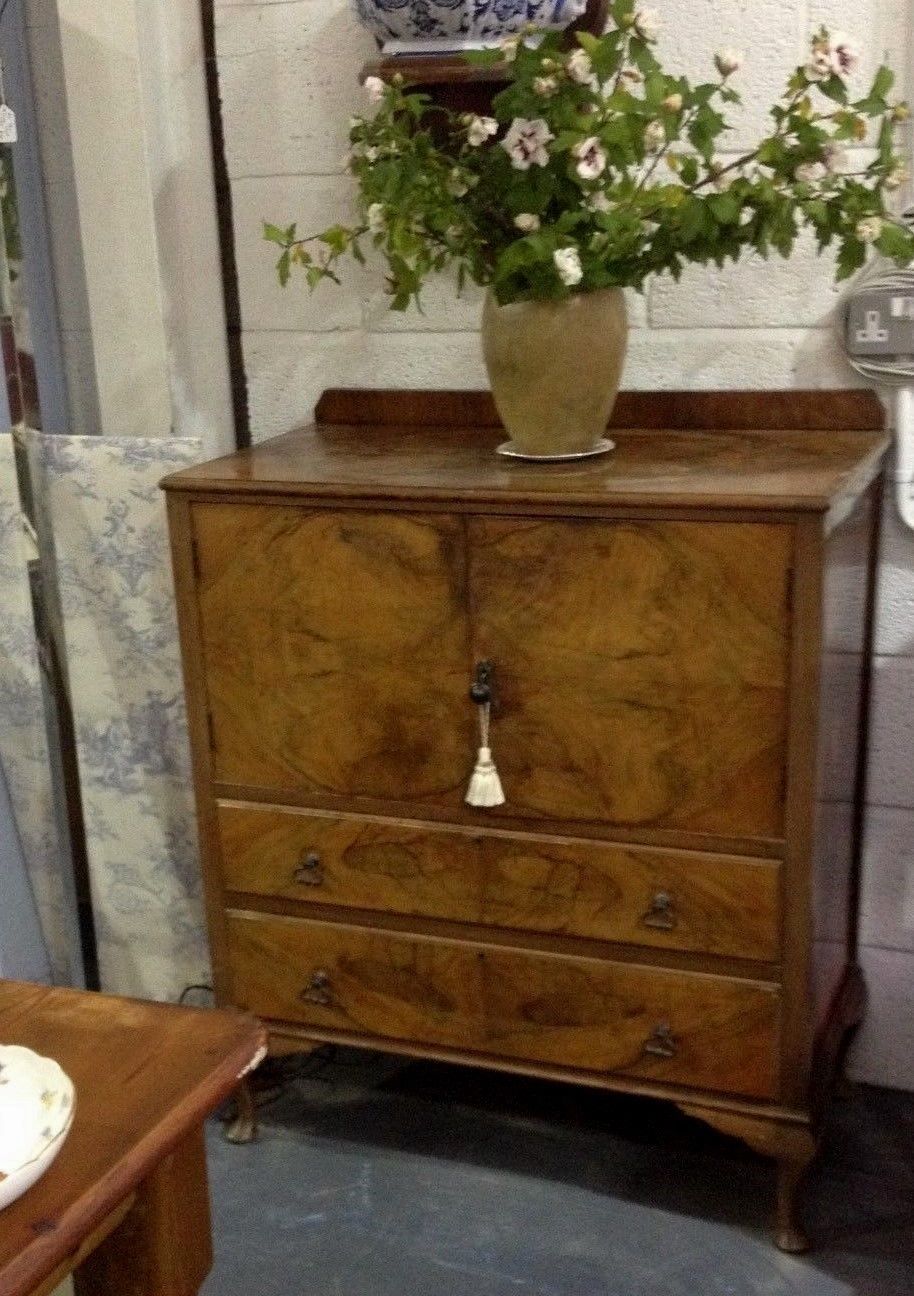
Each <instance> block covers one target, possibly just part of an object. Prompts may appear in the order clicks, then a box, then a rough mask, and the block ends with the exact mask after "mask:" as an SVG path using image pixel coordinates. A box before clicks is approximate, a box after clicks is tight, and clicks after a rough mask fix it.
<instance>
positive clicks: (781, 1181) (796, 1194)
mask: <svg viewBox="0 0 914 1296" xmlns="http://www.w3.org/2000/svg"><path fill="white" fill-rule="evenodd" d="M808 1169H809V1162H804V1161H780V1162H779V1163H778V1205H777V1224H776V1226H775V1231H774V1244H775V1246H776V1247H777V1248H778V1250H779V1251H785V1252H786V1253H787V1254H788V1255H802V1254H803V1252H804V1251H808V1250H809V1238H808V1237H807V1235H806V1231H805V1229H804V1228H803V1223H802V1214H801V1210H800V1194H801V1190H802V1187H803V1181H804V1180H805V1178H806V1172H807V1170H808Z"/></svg>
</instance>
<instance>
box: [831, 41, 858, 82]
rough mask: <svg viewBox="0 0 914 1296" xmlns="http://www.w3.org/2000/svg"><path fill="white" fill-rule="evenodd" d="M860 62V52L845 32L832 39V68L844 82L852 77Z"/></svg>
mask: <svg viewBox="0 0 914 1296" xmlns="http://www.w3.org/2000/svg"><path fill="white" fill-rule="evenodd" d="M859 62H860V50H859V49H858V47H857V46H856V45H855V44H854V42H853V41H852V40H851V38H850V36H845V34H844V32H838V33H837V34H836V35H834V36H833V37H832V38H831V68H832V71H833V72H834V74H835V76H839V77H841V78H842V80H843V79H844V78H846V77H849V76H851V75H852V74H853V73H854V72H855V71H856V70H857V66H858V64H859Z"/></svg>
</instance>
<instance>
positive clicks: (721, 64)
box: [714, 49, 746, 77]
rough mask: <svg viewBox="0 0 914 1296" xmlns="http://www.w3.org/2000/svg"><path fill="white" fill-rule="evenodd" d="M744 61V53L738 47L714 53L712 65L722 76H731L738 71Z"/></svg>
mask: <svg viewBox="0 0 914 1296" xmlns="http://www.w3.org/2000/svg"><path fill="white" fill-rule="evenodd" d="M745 61H746V55H745V53H744V52H743V51H742V50H738V49H722V50H718V51H717V53H716V54H715V55H714V66H715V67H716V68H717V70H718V72H719V73H720V74H721V76H722V77H728V76H732V75H733V73H734V72H738V71H739V70H740V68H741V67H742V66H743V63H744V62H745Z"/></svg>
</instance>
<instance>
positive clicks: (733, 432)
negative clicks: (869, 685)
mask: <svg viewBox="0 0 914 1296" xmlns="http://www.w3.org/2000/svg"><path fill="white" fill-rule="evenodd" d="M410 395H411V396H412V399H408V397H407V394H406V393H378V394H375V395H374V399H372V394H370V393H328V395H327V396H325V397H324V398H323V400H322V402H321V405H320V406H319V407H318V415H319V418H320V416H321V413H322V412H323V413H324V415H325V417H324V418H323V419H322V420H321V421H319V422H317V423H314V424H311V425H310V426H308V427H304V428H301V429H299V430H297V431H295V432H289V433H287V434H286V435H284V436H280V437H276V438H274V439H273V440H270V441H265V442H262V443H261V444H259V445H256V446H254V447H252V448H251V449H249V450H243V451H240V452H238V453H237V454H232V455H227V456H225V457H223V458H221V459H216V460H213V461H212V462H210V463H206V464H203V465H201V466H199V467H193V468H188V469H184V470H183V471H181V472H179V473H176V474H174V475H172V476H171V477H168V478H167V479H166V481H165V483H164V485H165V487H166V488H167V489H168V490H171V491H184V492H191V493H206V494H211V493H220V494H221V493H225V494H231V495H236V496H237V495H242V496H243V495H247V494H251V495H280V496H293V497H294V496H302V497H306V498H309V497H331V498H339V499H348V500H352V499H356V500H358V499H365V500H394V501H398V500H401V501H403V502H408V501H421V500H429V501H451V502H456V503H460V502H468V503H470V504H474V503H478V504H490V505H495V506H497V505H498V504H499V503H505V504H508V503H513V504H518V503H520V504H523V503H529V504H538V505H550V504H556V505H562V504H567V505H579V506H585V507H590V508H601V507H602V508H613V507H660V508H670V507H686V508H714V509H721V508H731V509H750V510H757V509H760V510H789V511H804V512H806V511H812V512H825V511H827V510H828V509H829V508H830V507H831V506H832V505H833V504H835V503H836V502H837V501H838V500H841V499H845V498H847V497H848V496H853V495H855V494H857V493H859V492H860V491H862V490H864V489H865V488H866V486H867V485H868V484H869V483H870V482H871V481H872V480H873V479H874V477H875V476H876V475H877V474H878V473H879V471H880V467H881V463H882V459H883V456H884V454H885V450H886V448H887V444H888V442H887V438H886V436H885V434H884V433H883V432H882V431H881V430H878V428H879V426H880V419H881V412H879V411H878V406H875V407H874V405H873V404H871V402H874V398H872V396H871V394H870V393H859V392H845V393H837V392H834V393H832V392H820V393H751V394H749V393H733V394H725V393H705V394H702V395H695V396H686V395H685V394H677V393H668V394H667V395H666V396H665V397H656V398H654V402H653V405H648V403H647V399H648V398H647V395H646V394H644V395H643V396H642V394H641V393H630V394H629V395H628V397H627V398H626V399H625V400H624V401H620V404H621V405H622V406H623V408H622V409H620V410H618V411H617V416H616V419H615V420H614V422H613V424H612V425H611V427H610V435H611V436H612V438H613V439H614V441H615V442H616V449H615V451H614V452H613V453H612V454H609V455H606V456H604V457H602V458H596V459H589V460H581V461H578V462H573V463H564V464H532V463H525V462H522V461H518V460H507V459H503V458H501V457H499V456H497V455H496V454H495V453H494V451H495V447H496V446H497V445H498V444H499V443H500V442H501V441H504V439H505V433H504V430H503V429H502V428H500V427H498V426H493V423H494V422H495V420H494V419H493V418H491V415H490V410H489V407H488V404H487V401H486V398H485V397H484V396H482V394H477V393H465V394H457V393H453V394H440V398H439V401H438V404H437V405H433V404H432V397H433V396H434V395H435V394H433V393H419V394H410ZM677 395H681V396H682V400H681V401H680V403H679V404H678V405H677V404H676V403H675V402H674V400H673V398H675V397H676V396H677ZM749 395H751V396H752V397H753V409H752V410H751V411H750V412H747V406H746V403H745V398H746V397H747V396H749ZM353 396H354V397H356V399H355V400H352V399H349V398H350V397H353ZM344 397H345V398H346V399H335V398H344ZM362 397H364V398H366V399H364V400H362V399H360V398H362ZM397 398H401V399H402V398H407V399H406V400H405V403H403V404H402V405H400V404H398V399H397ZM740 398H743V401H742V404H741V403H740ZM766 398H767V399H766ZM791 398H792V399H791ZM766 406H767V407H768V411H769V412H770V414H771V416H772V417H771V419H770V422H769V425H767V426H766ZM830 406H831V407H832V415H831V417H830V416H829V407H830ZM322 407H323V409H322ZM461 413H463V415H464V421H462V422H461V420H460V415H461ZM338 414H339V415H344V416H346V415H348V416H349V417H344V418H340V419H339V420H337V418H336V417H334V416H335V415H338ZM665 414H669V415H670V417H664V415H665ZM327 415H329V416H330V417H329V418H328V417H326V416H327ZM467 415H475V416H476V417H474V418H473V419H472V420H471V419H470V418H469V417H466V416H467ZM626 415H629V416H631V415H635V416H638V415H641V416H642V417H641V418H637V421H636V419H635V418H630V419H629V420H627V423H628V425H625V424H624V423H623V424H622V425H619V421H620V420H621V419H625V416H626ZM728 415H729V417H728ZM331 420H332V421H331ZM432 420H434V421H432ZM753 423H754V424H756V425H755V426H753V425H752V424H753ZM785 424H788V426H787V427H785V426H784V425H785Z"/></svg>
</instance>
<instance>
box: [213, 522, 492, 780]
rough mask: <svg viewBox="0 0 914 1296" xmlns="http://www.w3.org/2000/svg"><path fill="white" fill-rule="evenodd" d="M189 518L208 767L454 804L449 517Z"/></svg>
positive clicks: (227, 775)
mask: <svg viewBox="0 0 914 1296" xmlns="http://www.w3.org/2000/svg"><path fill="white" fill-rule="evenodd" d="M193 525H194V538H195V546H196V554H197V571H198V575H197V599H198V606H199V612H200V627H201V638H202V647H203V656H204V673H205V682H206V690H207V697H208V703H209V708H210V717H211V722H212V724H211V728H212V744H213V757H212V759H213V768H214V776H215V778H216V779H217V780H219V781H222V782H226V783H235V784H244V785H251V786H256V787H265V786H267V787H274V788H280V789H294V790H295V791H296V792H299V793H301V792H304V793H308V794H318V795H329V796H347V797H348V796H364V797H375V798H382V799H389V798H396V799H397V800H403V801H406V802H414V801H421V802H435V803H442V804H446V805H460V803H461V800H462V796H463V791H464V789H465V786H466V780H467V777H468V773H469V770H470V768H471V766H472V760H473V745H474V741H475V734H474V716H473V708H472V707H471V705H470V703H469V700H468V697H467V688H468V682H469V677H470V666H469V645H468V631H467V624H466V614H465V603H466V596H465V588H464V587H465V580H466V571H465V568H466V562H465V546H464V541H463V526H462V523H461V521H460V520H459V519H458V518H455V517H451V516H448V515H445V514H436V515H434V516H425V515H421V514H409V515H405V516H402V517H401V516H398V515H396V514H394V513H363V512H358V511H351V512H349V511H345V512H334V511H333V510H324V509H319V510H309V509H303V508H294V507H291V506H281V505H267V504H195V505H194V509H193Z"/></svg>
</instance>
